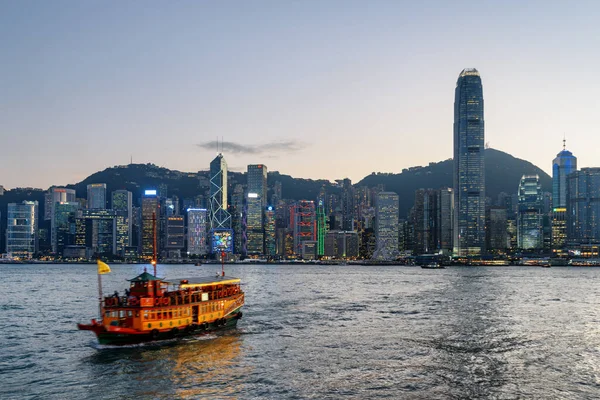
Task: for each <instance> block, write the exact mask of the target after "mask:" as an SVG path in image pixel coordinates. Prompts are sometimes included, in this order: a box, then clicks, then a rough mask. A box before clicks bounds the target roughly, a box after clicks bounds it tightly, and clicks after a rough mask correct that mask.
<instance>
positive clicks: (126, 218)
mask: <svg viewBox="0 0 600 400" xmlns="http://www.w3.org/2000/svg"><path fill="white" fill-rule="evenodd" d="M111 208H112V210H113V211H115V215H116V217H115V221H116V229H117V232H116V246H115V253H116V254H123V251H124V250H125V247H129V246H131V239H132V231H133V195H132V193H131V192H130V191H127V190H115V191H114V192H112V199H111Z"/></svg>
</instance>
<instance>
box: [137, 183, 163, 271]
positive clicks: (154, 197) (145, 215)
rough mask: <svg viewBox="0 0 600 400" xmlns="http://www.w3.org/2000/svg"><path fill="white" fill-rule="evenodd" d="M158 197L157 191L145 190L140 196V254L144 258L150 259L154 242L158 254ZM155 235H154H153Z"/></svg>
mask: <svg viewBox="0 0 600 400" xmlns="http://www.w3.org/2000/svg"><path fill="white" fill-rule="evenodd" d="M159 218H160V197H158V194H157V191H156V190H154V189H152V190H145V191H144V195H143V196H142V224H141V233H140V238H141V249H140V250H141V251H140V255H141V257H142V258H144V259H146V260H152V257H153V255H154V246H155V243H156V247H157V248H156V254H160V249H159V248H158V246H159V242H158V239H156V238H159V237H160V232H159V231H160V224H159ZM155 235H156V236H155Z"/></svg>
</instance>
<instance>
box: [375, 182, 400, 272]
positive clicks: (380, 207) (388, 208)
mask: <svg viewBox="0 0 600 400" xmlns="http://www.w3.org/2000/svg"><path fill="white" fill-rule="evenodd" d="M398 201H399V197H398V195H397V194H396V193H393V192H379V193H377V197H376V201H375V210H376V213H375V238H376V247H375V253H374V254H373V258H374V259H377V260H382V261H393V260H395V259H396V258H398V255H399V251H398V222H399V218H398V212H399V210H398V207H399V205H398Z"/></svg>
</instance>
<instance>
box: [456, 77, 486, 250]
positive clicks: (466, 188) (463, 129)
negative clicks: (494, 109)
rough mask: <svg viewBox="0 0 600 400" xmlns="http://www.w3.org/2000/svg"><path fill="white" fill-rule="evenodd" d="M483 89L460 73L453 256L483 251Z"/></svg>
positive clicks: (479, 83)
mask: <svg viewBox="0 0 600 400" xmlns="http://www.w3.org/2000/svg"><path fill="white" fill-rule="evenodd" d="M483 115H484V113H483V87H482V84H481V77H480V75H479V72H478V71H477V70H476V69H474V68H467V69H464V70H463V71H462V72H461V73H460V75H459V77H458V81H457V82H456V90H455V97H454V232H453V233H454V241H453V242H454V243H453V245H454V255H455V256H468V255H480V254H482V253H483V252H484V250H485V248H484V247H485V164H484V152H485V149H484V131H485V130H484V120H483Z"/></svg>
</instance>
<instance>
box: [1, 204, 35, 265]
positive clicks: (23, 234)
mask: <svg viewBox="0 0 600 400" xmlns="http://www.w3.org/2000/svg"><path fill="white" fill-rule="evenodd" d="M7 211H8V212H7V224H6V252H7V253H8V254H10V255H12V256H13V257H16V258H31V257H33V255H34V254H35V253H36V252H37V251H38V238H37V228H38V202H37V201H23V202H22V203H19V204H17V203H8V210H7Z"/></svg>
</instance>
